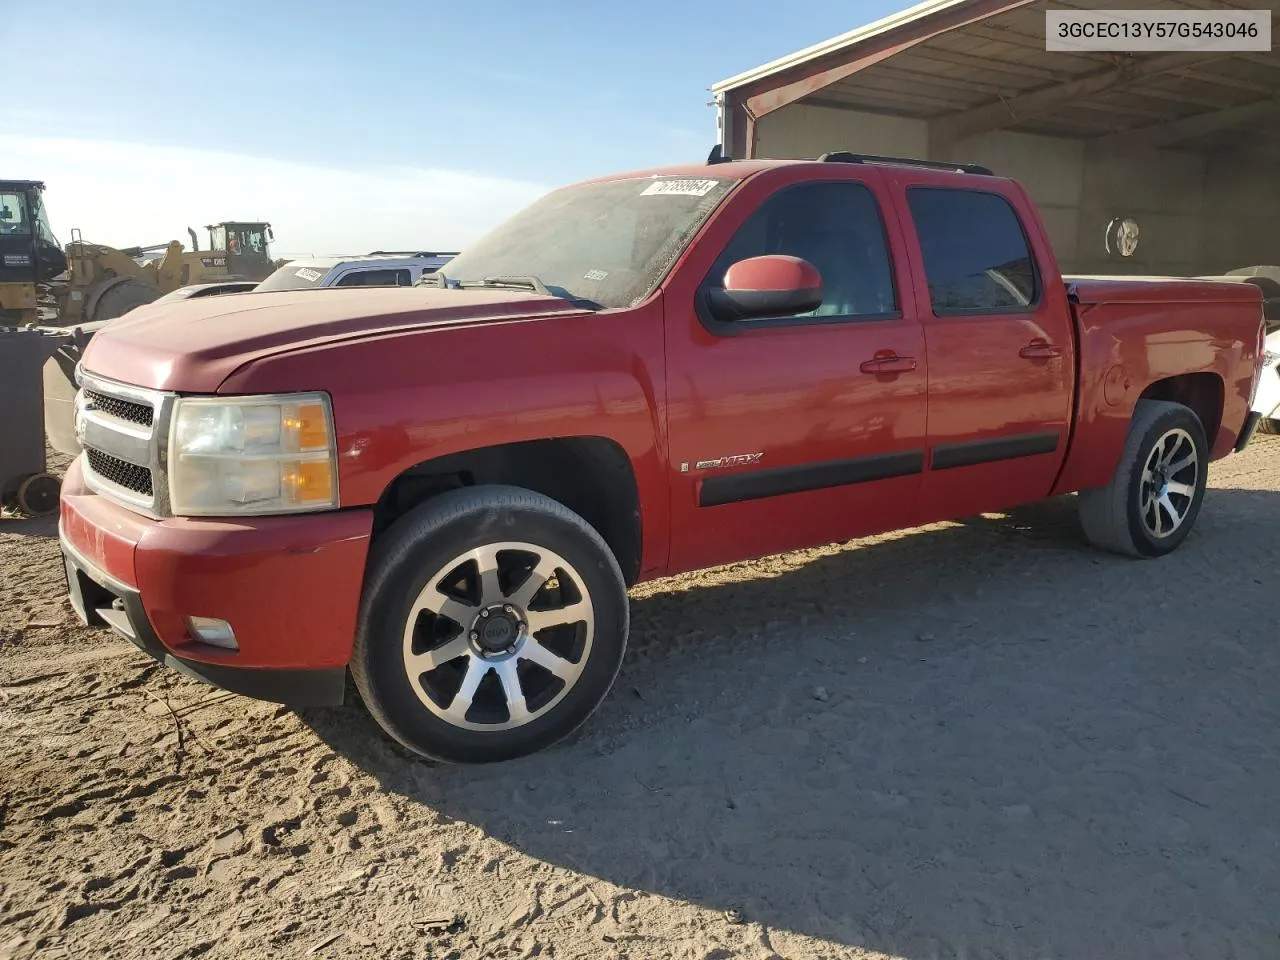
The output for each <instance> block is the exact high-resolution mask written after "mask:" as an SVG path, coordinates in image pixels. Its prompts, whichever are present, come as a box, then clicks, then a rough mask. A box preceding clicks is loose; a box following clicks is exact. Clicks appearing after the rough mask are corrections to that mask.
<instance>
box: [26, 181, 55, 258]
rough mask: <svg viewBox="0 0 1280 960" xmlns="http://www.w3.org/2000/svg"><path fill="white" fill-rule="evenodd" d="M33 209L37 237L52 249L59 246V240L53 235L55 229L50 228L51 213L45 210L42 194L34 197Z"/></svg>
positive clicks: (32, 201) (32, 200) (32, 198)
mask: <svg viewBox="0 0 1280 960" xmlns="http://www.w3.org/2000/svg"><path fill="white" fill-rule="evenodd" d="M31 208H32V211H33V212H34V213H35V221H36V236H37V237H39V238H40V239H41V240H43V241H44V242H45V243H47V244H49V245H50V246H52V247H56V246H58V238H57V237H55V236H54V235H53V228H52V227H51V226H49V213H48V211H47V210H45V208H44V202H43V201H42V200H41V198H40V194H38V193H37V194H33V195H32V197H31Z"/></svg>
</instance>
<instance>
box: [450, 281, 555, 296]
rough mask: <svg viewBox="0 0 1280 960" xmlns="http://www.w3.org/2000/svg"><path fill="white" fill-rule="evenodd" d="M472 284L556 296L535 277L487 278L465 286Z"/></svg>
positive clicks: (465, 283) (466, 283)
mask: <svg viewBox="0 0 1280 960" xmlns="http://www.w3.org/2000/svg"><path fill="white" fill-rule="evenodd" d="M472 283H474V284H475V285H477V286H481V287H524V288H526V289H529V290H532V291H533V292H534V293H537V294H541V295H542V296H544V297H554V296H555V294H554V293H552V292H551V291H550V290H548V289H547V285H546V284H545V283H543V282H542V281H541V280H540V279H538V278H537V277H535V276H527V277H518V276H502V277H485V278H484V279H483V280H475V281H470V282H464V283H463V286H471V285H472Z"/></svg>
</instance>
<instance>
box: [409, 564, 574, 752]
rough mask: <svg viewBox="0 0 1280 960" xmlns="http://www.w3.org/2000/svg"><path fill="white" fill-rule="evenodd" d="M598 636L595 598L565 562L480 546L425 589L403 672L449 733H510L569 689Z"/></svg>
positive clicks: (412, 619)
mask: <svg viewBox="0 0 1280 960" xmlns="http://www.w3.org/2000/svg"><path fill="white" fill-rule="evenodd" d="M594 635H595V611H594V609H593V607H592V603H591V597H590V595H589V593H588V591H587V589H586V586H585V585H584V581H583V579H582V577H581V575H580V574H579V573H578V571H577V570H575V569H574V568H573V566H572V565H571V564H570V563H569V562H568V561H567V560H565V559H564V558H563V557H561V556H559V555H558V554H556V553H553V552H552V551H550V550H547V549H545V548H544V547H539V546H535V545H534V544H531V543H523V542H505V543H494V544H486V545H485V546H482V547H478V548H476V549H474V550H471V551H468V552H467V553H464V554H460V555H459V556H457V557H455V558H454V559H453V560H451V561H450V562H449V563H447V564H445V565H444V566H443V567H441V568H440V569H439V570H437V571H436V572H435V573H434V574H433V575H432V576H431V578H430V579H428V580H427V583H426V585H425V586H424V587H423V588H422V591H421V592H420V593H419V594H418V596H417V598H416V599H415V600H414V602H413V605H412V606H411V607H410V609H409V614H408V617H407V619H406V622H405V625H404V639H403V656H404V669H405V674H406V676H407V677H408V678H409V682H410V686H411V687H412V688H413V692H414V693H415V694H416V695H417V697H418V699H419V700H420V701H421V702H422V704H423V706H425V707H426V708H427V709H428V710H430V711H431V712H432V713H433V714H435V715H436V716H437V717H439V718H441V719H442V720H445V721H446V722H448V723H449V724H451V725H453V726H455V727H458V728H460V729H464V730H477V731H502V730H511V729H514V728H516V727H522V726H524V725H525V724H528V723H531V722H532V721H534V720H536V719H538V718H539V717H541V716H543V715H544V714H546V713H548V712H549V711H551V710H552V709H553V708H554V707H555V706H556V704H558V703H559V702H560V701H561V700H563V699H564V697H565V696H566V695H567V694H568V693H569V691H570V690H572V689H573V687H574V685H575V684H576V683H577V682H578V679H579V678H580V677H581V675H582V672H583V669H584V668H585V667H586V664H587V660H588V658H589V655H590V653H591V644H592V640H593V638H594Z"/></svg>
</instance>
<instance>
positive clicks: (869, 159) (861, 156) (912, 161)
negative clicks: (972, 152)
mask: <svg viewBox="0 0 1280 960" xmlns="http://www.w3.org/2000/svg"><path fill="white" fill-rule="evenodd" d="M818 160H819V161H821V162H822V163H897V164H902V165H904V166H908V167H927V168H928V169H930V170H951V171H954V172H956V173H972V174H974V175H976V176H980V177H994V176H995V174H994V173H993V172H992V171H991V170H990V168H988V167H983V166H980V165H979V164H976V163H947V162H945V161H942V160H920V159H917V158H913V157H878V156H875V155H874V154H870V153H850V152H849V151H848V150H833V151H832V152H830V153H824V154H823V155H822V156H820V157H819V158H818Z"/></svg>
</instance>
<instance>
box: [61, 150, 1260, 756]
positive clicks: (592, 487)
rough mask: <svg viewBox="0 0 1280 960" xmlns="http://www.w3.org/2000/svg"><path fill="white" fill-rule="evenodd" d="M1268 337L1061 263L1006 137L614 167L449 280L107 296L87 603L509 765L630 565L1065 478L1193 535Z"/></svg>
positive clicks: (288, 686) (804, 540)
mask: <svg viewBox="0 0 1280 960" xmlns="http://www.w3.org/2000/svg"><path fill="white" fill-rule="evenodd" d="M1263 333H1264V325H1263V316H1262V303H1261V294H1260V292H1259V290H1258V289H1257V288H1256V287H1254V286H1251V285H1247V284H1237V283H1229V282H1211V281H1199V280H1175V279H1130V278H1122V279H1117V278H1112V279H1100V278H1094V279H1090V278H1083V277H1073V278H1064V277H1063V276H1061V274H1060V272H1059V269H1058V266H1057V263H1056V261H1055V259H1054V255H1053V252H1052V250H1051V249H1050V246H1049V242H1048V240H1047V238H1046V235H1045V229H1044V226H1043V225H1042V223H1041V221H1040V219H1039V217H1038V216H1037V214H1036V211H1035V209H1034V207H1033V206H1032V204H1031V203H1030V201H1029V200H1028V197H1027V194H1026V192H1025V191H1024V190H1023V189H1022V187H1020V186H1019V185H1018V184H1017V183H1015V182H1012V181H1010V180H1008V179H1004V178H1001V177H998V176H995V175H993V174H992V173H991V172H990V171H988V170H985V169H983V168H977V167H963V166H961V167H956V168H947V169H939V168H937V165H930V164H925V163H921V162H917V161H903V160H892V159H889V158H871V157H860V156H854V155H851V154H828V155H826V156H824V157H821V158H819V159H817V160H807V161H781V160H779V161H758V160H757V161H743V162H736V161H720V160H719V158H717V157H714V155H713V158H711V159H710V160H709V161H708V162H707V163H706V164H698V165H688V166H680V167H674V168H664V169H659V170H646V171H641V172H634V173H628V174H624V175H619V176H611V177H605V178H601V179H596V180H591V181H588V182H584V183H579V184H577V185H574V186H569V187H566V188H563V189H559V190H555V191H553V192H551V193H550V194H548V195H547V196H545V197H543V198H542V199H541V200H539V201H537V202H536V203H534V204H533V205H532V206H530V207H529V208H528V209H526V210H524V211H522V212H520V213H518V214H517V215H515V216H514V217H513V218H511V219H510V220H508V221H507V222H506V223H504V224H502V225H501V226H499V227H497V228H496V229H494V230H493V231H492V232H491V233H489V234H488V235H487V236H485V237H484V238H483V239H481V240H480V241H479V242H477V243H476V244H475V245H474V246H472V247H471V248H470V249H469V250H466V251H464V252H463V253H462V254H461V255H459V256H458V257H456V258H455V259H454V260H453V261H451V262H450V263H449V265H448V266H447V267H446V268H445V270H444V271H443V273H437V274H433V275H432V277H430V278H428V280H427V282H425V283H424V284H423V285H419V286H415V287H408V288H388V289H373V288H359V289H351V290H325V291H322V292H319V293H317V292H315V291H306V290H304V291H289V292H280V293H265V294H253V295H246V296H236V295H231V296H225V297H212V298H208V299H199V300H191V301H188V302H185V303H175V304H166V305H163V306H144V307H140V308H138V309H137V310H135V311H134V312H132V313H130V314H128V315H127V316H124V317H122V318H120V319H118V320H115V321H112V322H111V323H110V324H108V325H107V326H106V327H105V328H104V329H103V330H101V331H100V332H99V333H98V335H97V336H96V337H95V338H94V339H93V341H92V342H91V343H90V345H89V347H88V349H87V351H86V353H85V355H84V358H83V361H82V364H81V369H80V371H79V373H78V377H79V383H80V392H79V394H78V398H77V420H76V422H77V433H78V436H79V438H80V442H81V444H82V447H83V453H82V454H81V455H80V456H79V457H78V458H77V460H76V461H75V463H74V465H73V466H72V468H71V469H70V471H69V473H68V475H67V477H66V479H65V481H64V484H63V487H62V499H61V507H60V525H59V529H60V537H61V544H62V549H63V552H64V556H65V559H66V569H67V575H68V590H69V596H70V600H71V603H72V605H73V607H74V608H75V609H76V611H77V612H78V613H79V615H80V617H81V618H82V619H83V620H84V621H85V622H86V623H89V624H95V625H100V626H110V627H111V628H114V629H115V630H117V631H118V632H120V633H122V634H123V635H125V636H127V637H129V638H131V639H132V640H133V641H134V642H135V643H136V644H137V645H138V646H139V647H141V648H143V649H144V650H146V651H148V652H150V653H151V654H152V655H154V656H155V657H157V658H158V659H160V660H162V661H163V662H164V663H166V664H169V665H171V666H173V667H175V668H177V669H179V670H181V671H182V672H184V673H187V674H189V675H192V676H195V677H198V678H201V679H203V680H205V681H207V682H210V683H213V684H215V685H218V686H220V687H223V688H225V689H228V690H232V691H236V692H238V693H242V694H245V695H249V696H254V697H259V698H262V699H269V700H275V701H280V702H284V703H292V704H329V703H340V702H342V700H343V698H344V693H345V689H346V677H347V675H348V672H349V673H350V675H351V676H352V677H353V679H354V684H355V687H356V689H357V690H358V691H359V695H360V698H361V700H363V702H364V703H365V704H366V706H367V707H368V709H369V710H370V712H371V713H372V714H373V716H374V717H375V718H376V719H377V721H378V722H379V723H380V724H381V726H382V727H383V728H384V729H385V730H386V732H387V733H388V734H390V735H391V736H392V737H394V738H395V739H397V740H399V741H400V742H401V743H403V744H404V745H406V746H407V747H408V748H410V749H411V750H414V751H416V752H418V753H419V754H422V755H424V756H429V757H433V758H437V759H441V760H445V761H453V762H487V761H496V760H502V759H506V758H512V757H516V756H520V755H524V754H527V753H530V752H533V751H535V750H538V749H541V748H543V747H546V746H547V745H549V744H552V743H554V742H555V741H557V740H559V739H561V738H563V737H564V736H566V735H567V734H568V733H569V732H570V731H572V730H573V729H574V728H576V727H577V726H579V725H580V724H581V723H583V722H584V721H585V720H586V719H587V717H588V716H589V715H590V714H591V713H592V711H593V710H594V709H595V708H596V706H597V705H598V704H599V703H600V701H601V699H602V698H603V697H604V696H605V694H606V693H607V691H608V690H609V688H610V686H611V684H612V683H613V680H614V677H615V675H616V674H617V672H618V669H619V666H620V664H621V663H622V657H623V648H624V646H625V644H626V639H627V633H628V625H629V620H628V600H627V589H628V587H629V586H630V585H632V584H635V583H637V582H640V581H642V580H647V579H651V578H655V577H660V576H663V575H667V574H672V573H676V572H679V571H687V570H692V569H698V568H703V567H707V566H711V565H714V564H720V563H725V562H729V561H738V560H743V559H745V558H752V557H758V556H763V555H768V554H771V553H776V552H781V551H786V550H790V549H793V548H798V547H804V546H806V545H813V544H822V543H830V542H835V541H839V540H844V539H848V538H852V537H859V536H863V535H868V534H873V533H876V532H880V531H886V530H891V529H897V528H906V527H912V526H916V525H920V524H924V523H928V522H932V521H938V520H941V519H946V518H959V517H964V516H970V515H974V514H977V513H980V512H984V511H994V510H1001V509H1005V508H1009V507H1013V506H1015V505H1017V504H1023V503H1027V502H1029V501H1035V500H1038V499H1042V498H1046V497H1050V496H1054V495H1057V494H1065V493H1072V492H1078V494H1079V497H1078V500H1079V507H1080V514H1081V517H1082V525H1083V529H1084V534H1085V536H1086V537H1087V538H1088V539H1089V540H1091V541H1092V542H1093V543H1095V544H1097V545H1098V546H1100V547H1102V548H1105V549H1108V550H1111V551H1114V552H1117V553H1120V554H1125V555H1128V556H1132V557H1143V558H1150V557H1158V556H1160V555H1162V554H1166V553H1168V552H1169V551H1171V550H1173V549H1175V548H1176V547H1177V546H1178V545H1179V544H1181V543H1182V542H1183V540H1184V539H1185V538H1186V536H1187V534H1188V533H1189V532H1190V530H1191V528H1192V526H1193V524H1194V523H1195V521H1196V516H1197V513H1198V512H1199V510H1200V508H1201V502H1202V498H1203V497H1204V493H1205V481H1206V470H1207V468H1208V465H1209V463H1210V461H1212V460H1215V459H1219V458H1221V457H1224V456H1226V455H1228V454H1230V453H1231V452H1232V451H1233V450H1239V449H1241V448H1242V447H1243V446H1244V445H1245V444H1246V443H1248V442H1249V438H1250V436H1251V433H1252V430H1253V428H1254V426H1255V423H1256V417H1251V416H1250V414H1249V407H1250V403H1251V399H1252V394H1253V391H1254V390H1255V389H1256V385H1257V380H1258V371H1259V368H1260V359H1261V355H1262V341H1263ZM1064 602H1065V601H1064ZM744 627H745V625H744Z"/></svg>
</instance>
